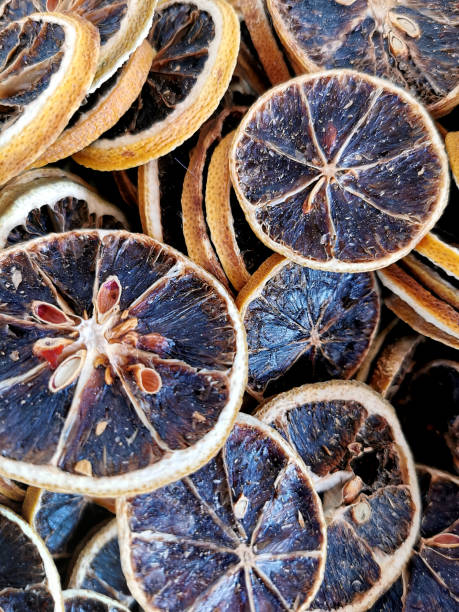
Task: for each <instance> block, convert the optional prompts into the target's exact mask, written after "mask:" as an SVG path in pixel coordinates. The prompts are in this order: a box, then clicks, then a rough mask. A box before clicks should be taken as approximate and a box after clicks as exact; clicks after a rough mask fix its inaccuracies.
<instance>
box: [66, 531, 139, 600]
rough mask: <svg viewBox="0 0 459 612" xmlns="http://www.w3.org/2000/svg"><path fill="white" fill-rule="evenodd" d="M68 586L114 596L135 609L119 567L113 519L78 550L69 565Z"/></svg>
mask: <svg viewBox="0 0 459 612" xmlns="http://www.w3.org/2000/svg"><path fill="white" fill-rule="evenodd" d="M68 586H69V588H70V589H87V590H89V591H96V592H97V593H102V595H106V596H107V597H113V599H116V601H120V602H121V603H122V604H124V605H125V606H128V607H129V608H132V609H136V607H137V604H136V602H135V599H134V598H133V597H132V595H131V593H130V591H129V589H128V586H127V584H126V579H125V577H124V574H123V570H122V569H121V561H120V548H119V545H118V529H117V526H116V520H113V521H110V522H109V523H107V525H105V526H104V527H102V528H101V529H99V530H98V531H97V532H96V533H95V534H94V536H93V537H92V538H91V539H90V540H89V541H88V542H87V543H86V544H85V546H84V547H83V548H82V549H81V551H80V552H79V554H78V556H77V558H76V559H75V562H74V564H73V567H72V573H71V575H70V579H69V584H68Z"/></svg>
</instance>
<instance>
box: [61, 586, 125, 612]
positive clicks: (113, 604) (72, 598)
mask: <svg viewBox="0 0 459 612" xmlns="http://www.w3.org/2000/svg"><path fill="white" fill-rule="evenodd" d="M62 594H63V596H64V609H65V612H129V608H127V607H126V606H124V605H123V604H121V603H120V602H119V601H115V600H114V599H111V598H110V597H106V596H105V595H101V594H100V593H94V592H93V591H86V590H84V589H67V590H66V591H64V592H63V593H62Z"/></svg>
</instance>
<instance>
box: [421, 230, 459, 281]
mask: <svg viewBox="0 0 459 612" xmlns="http://www.w3.org/2000/svg"><path fill="white" fill-rule="evenodd" d="M416 251H417V252H418V253H420V254H421V255H423V256H424V257H426V258H427V259H429V261H431V262H432V263H433V264H434V265H436V266H438V267H439V268H441V269H442V270H444V272H446V274H448V275H450V276H453V277H454V278H456V279H457V280H459V249H457V248H456V247H454V246H452V245H450V244H448V243H447V242H445V241H444V240H442V239H441V238H439V237H438V236H436V235H435V234H434V233H433V232H429V233H428V234H427V235H426V236H424V238H423V239H422V240H421V242H420V243H419V244H417V245H416Z"/></svg>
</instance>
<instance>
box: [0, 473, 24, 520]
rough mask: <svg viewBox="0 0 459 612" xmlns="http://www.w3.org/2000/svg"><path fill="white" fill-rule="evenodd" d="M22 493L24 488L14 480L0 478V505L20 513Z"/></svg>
mask: <svg viewBox="0 0 459 612" xmlns="http://www.w3.org/2000/svg"><path fill="white" fill-rule="evenodd" d="M24 495H25V490H24V489H23V488H22V487H20V486H19V485H18V484H17V483H16V482H14V480H10V479H9V478H0V505H2V506H7V507H8V508H11V510H14V511H15V512H18V513H20V512H21V506H22V500H23V499H24Z"/></svg>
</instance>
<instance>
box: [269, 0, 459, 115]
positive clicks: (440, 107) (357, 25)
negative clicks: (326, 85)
mask: <svg viewBox="0 0 459 612" xmlns="http://www.w3.org/2000/svg"><path fill="white" fill-rule="evenodd" d="M267 4H268V8H269V11H270V13H271V16H272V18H273V22H274V25H275V27H276V30H277V32H278V34H279V37H280V39H281V40H282V42H283V44H284V45H285V47H286V49H288V52H289V54H291V56H292V58H294V59H295V60H296V61H297V63H298V64H299V65H300V67H301V68H302V69H303V70H304V71H306V72H316V71H317V70H320V69H326V68H354V69H356V70H361V71H362V72H368V73H369V74H375V75H377V76H380V77H383V78H385V79H388V80H390V81H393V82H394V83H396V84H397V85H400V86H401V87H404V88H406V89H407V90H409V91H411V92H412V93H415V94H416V95H417V96H418V97H419V99H420V100H421V101H422V102H423V104H425V105H426V106H428V107H429V111H430V112H431V113H433V114H434V115H436V116H441V115H446V114H447V113H448V112H450V111H451V110H452V109H453V108H454V107H455V106H456V104H457V103H458V102H459V68H458V62H457V53H456V47H457V45H456V43H457V38H458V35H459V28H458V22H457V7H456V6H455V4H454V2H453V3H451V2H450V1H449V0H427V1H425V0H398V1H397V2H394V1H392V0H382V1H381V0H357V1H355V0H319V2H317V0H304V1H302V2H298V1H296V0H267Z"/></svg>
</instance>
